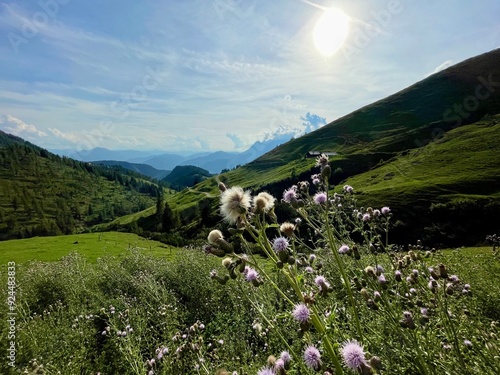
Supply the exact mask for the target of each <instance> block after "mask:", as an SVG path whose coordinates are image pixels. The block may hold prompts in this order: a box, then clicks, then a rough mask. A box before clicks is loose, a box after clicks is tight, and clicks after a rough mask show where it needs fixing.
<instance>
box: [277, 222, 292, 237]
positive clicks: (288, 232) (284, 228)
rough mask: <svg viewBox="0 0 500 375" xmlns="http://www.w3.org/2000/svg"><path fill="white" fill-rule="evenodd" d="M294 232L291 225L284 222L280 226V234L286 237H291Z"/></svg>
mask: <svg viewBox="0 0 500 375" xmlns="http://www.w3.org/2000/svg"><path fill="white" fill-rule="evenodd" d="M294 230H295V225H293V224H292V223H288V222H285V223H283V224H281V226H280V232H282V233H284V234H285V236H287V237H292V236H293V231H294Z"/></svg>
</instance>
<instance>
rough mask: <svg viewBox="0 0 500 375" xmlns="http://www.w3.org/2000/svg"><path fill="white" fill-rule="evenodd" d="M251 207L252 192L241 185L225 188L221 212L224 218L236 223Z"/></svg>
mask: <svg viewBox="0 0 500 375" xmlns="http://www.w3.org/2000/svg"><path fill="white" fill-rule="evenodd" d="M249 208H250V194H249V193H248V192H246V191H243V189H242V188H241V187H239V186H235V187H232V188H230V189H227V190H225V191H224V192H223V193H222V195H221V206H220V212H221V214H222V216H224V219H225V220H226V221H228V222H230V223H236V221H237V220H238V219H239V218H240V217H241V215H243V214H245V213H247V212H248V209H249Z"/></svg>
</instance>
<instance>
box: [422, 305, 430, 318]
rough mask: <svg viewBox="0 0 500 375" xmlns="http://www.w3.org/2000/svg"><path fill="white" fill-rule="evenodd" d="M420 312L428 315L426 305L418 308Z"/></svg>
mask: <svg viewBox="0 0 500 375" xmlns="http://www.w3.org/2000/svg"><path fill="white" fill-rule="evenodd" d="M420 314H422V315H425V316H428V315H429V310H428V309H427V308H426V307H422V308H421V309H420Z"/></svg>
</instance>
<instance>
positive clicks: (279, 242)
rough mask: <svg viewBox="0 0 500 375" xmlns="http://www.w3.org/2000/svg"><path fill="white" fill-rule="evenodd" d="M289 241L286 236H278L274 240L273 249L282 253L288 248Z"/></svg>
mask: <svg viewBox="0 0 500 375" xmlns="http://www.w3.org/2000/svg"><path fill="white" fill-rule="evenodd" d="M288 245H289V242H288V240H287V239H286V238H285V237H277V238H275V239H274V241H273V250H274V251H275V252H276V253H280V252H282V251H286V249H287V248H288Z"/></svg>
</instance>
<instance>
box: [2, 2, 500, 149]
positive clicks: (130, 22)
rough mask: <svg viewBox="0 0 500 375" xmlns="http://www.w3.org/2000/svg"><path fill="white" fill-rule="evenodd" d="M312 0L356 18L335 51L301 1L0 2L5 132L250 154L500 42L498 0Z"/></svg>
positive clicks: (41, 140)
mask: <svg viewBox="0 0 500 375" xmlns="http://www.w3.org/2000/svg"><path fill="white" fill-rule="evenodd" d="M312 2H313V3H315V4H318V5H320V6H322V7H337V8H339V9H342V10H343V11H344V12H345V13H346V14H347V15H349V16H350V17H351V22H350V25H349V34H348V37H347V40H346V41H345V43H344V45H343V47H342V48H341V49H340V50H339V51H338V52H337V53H336V54H334V55H333V56H330V57H324V56H322V55H321V54H320V53H319V52H318V51H317V50H316V48H315V46H314V43H313V39H312V31H313V28H314V25H315V23H316V21H317V20H318V19H319V18H320V17H321V15H322V14H323V11H322V10H321V9H319V8H318V7H315V6H312V5H311V4H307V3H306V2H304V1H301V0H274V1H264V0H203V1H202V0H184V1H170V0H165V1H160V0H144V1H130V0H120V1H118V0H107V1H102V0H41V1H34V0H30V1H28V0H17V1H6V0H0V129H2V130H4V131H7V132H10V133H14V134H16V135H19V136H21V137H23V138H25V139H28V140H30V141H32V142H34V143H36V144H38V145H40V146H43V147H46V148H52V149H53V148H70V149H75V150H82V149H90V148H93V147H106V148H110V149H137V150H152V149H155V150H164V151H192V152H193V153H194V152H198V151H207V150H235V149H237V150H243V149H245V148H246V147H248V146H250V145H251V144H252V143H253V142H255V141H257V140H263V139H269V138H273V137H274V136H276V135H278V134H283V132H287V131H290V132H296V133H298V134H300V133H301V132H303V131H304V129H305V128H306V127H308V126H309V127H310V126H311V124H310V123H309V122H308V119H310V118H325V119H326V121H327V122H330V121H333V120H335V119H336V118H338V117H340V116H342V115H345V114H347V113H349V112H352V111H353V110H356V109H358V108H360V107H362V106H364V105H366V104H369V103H372V102H374V101H376V100H378V99H381V98H383V97H386V96H387V95H390V94H392V93H394V92H396V91H399V90H401V89H403V88H405V87H407V86H409V85H411V84H413V83H415V82H417V81H419V80H421V79H423V78H425V77H426V76H428V75H429V74H431V73H433V72H435V71H437V70H439V69H441V68H443V67H446V66H449V65H451V64H454V63H457V62H460V61H462V60H464V59H466V58H469V57H472V56H475V55H478V54H481V53H484V52H487V51H490V50H492V49H495V48H498V47H499V46H500V22H499V21H498V15H499V14H500V2H499V1H498V0H478V1H474V2H472V1H465V0H455V1H451V0H440V1H415V0H387V1H382V0H359V1H348V0H343V1H342V0H337V1H334V0H331V1H328V0H323V1H320V0H318V1H312ZM366 24H369V25H370V26H367V25H366ZM307 114H309V115H307Z"/></svg>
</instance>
